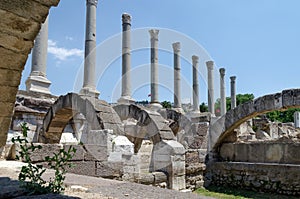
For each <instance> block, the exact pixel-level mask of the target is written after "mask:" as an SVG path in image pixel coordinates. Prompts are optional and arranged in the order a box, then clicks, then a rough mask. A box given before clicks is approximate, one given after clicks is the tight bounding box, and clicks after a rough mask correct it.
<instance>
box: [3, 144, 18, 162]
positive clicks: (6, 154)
mask: <svg viewBox="0 0 300 199" xmlns="http://www.w3.org/2000/svg"><path fill="white" fill-rule="evenodd" d="M15 159H16V149H15V144H6V145H5V146H3V147H0V160H15Z"/></svg>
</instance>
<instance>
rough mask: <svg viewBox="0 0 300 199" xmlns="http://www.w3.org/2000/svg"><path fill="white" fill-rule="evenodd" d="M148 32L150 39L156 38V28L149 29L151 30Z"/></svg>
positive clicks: (157, 31)
mask: <svg viewBox="0 0 300 199" xmlns="http://www.w3.org/2000/svg"><path fill="white" fill-rule="evenodd" d="M149 33H150V37H151V39H155V40H158V33H159V30H158V29H151V30H149Z"/></svg>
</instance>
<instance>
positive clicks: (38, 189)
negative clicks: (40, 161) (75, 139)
mask: <svg viewBox="0 0 300 199" xmlns="http://www.w3.org/2000/svg"><path fill="white" fill-rule="evenodd" d="M21 129H22V135H23V136H22V137H21V136H17V138H12V142H13V143H14V144H17V145H19V146H20V150H19V152H18V153H19V154H18V155H17V156H16V159H18V160H22V161H23V162H25V163H27V165H26V166H22V168H21V172H20V174H19V181H20V182H21V184H22V186H23V187H24V188H26V189H27V190H28V192H29V195H33V194H44V193H61V192H63V191H64V189H65V188H64V186H63V182H64V180H65V174H66V168H67V167H71V166H72V164H71V163H68V161H69V160H71V159H72V157H73V156H74V154H75V153H76V149H75V148H74V147H72V146H71V147H69V149H68V150H67V151H65V150H64V149H61V150H60V151H59V152H58V153H54V156H53V157H49V156H47V157H45V161H46V162H47V163H48V166H49V167H50V168H51V169H54V171H55V176H54V178H53V179H52V178H50V181H49V182H46V181H45V180H44V179H43V178H42V175H43V174H44V173H45V171H46V169H45V168H44V167H43V166H42V165H35V164H33V163H32V159H31V157H30V155H31V154H32V153H33V152H34V151H36V150H39V149H42V146H41V145H34V144H33V143H29V141H28V140H27V132H28V130H29V128H28V127H27V125H26V123H23V124H21Z"/></svg>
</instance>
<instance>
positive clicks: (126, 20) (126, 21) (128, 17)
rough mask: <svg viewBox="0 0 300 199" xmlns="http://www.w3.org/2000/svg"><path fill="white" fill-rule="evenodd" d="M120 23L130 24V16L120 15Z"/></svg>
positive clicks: (126, 14)
mask: <svg viewBox="0 0 300 199" xmlns="http://www.w3.org/2000/svg"><path fill="white" fill-rule="evenodd" d="M122 23H128V24H131V15H130V14H128V13H123V14H122Z"/></svg>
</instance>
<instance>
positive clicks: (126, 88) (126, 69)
mask: <svg viewBox="0 0 300 199" xmlns="http://www.w3.org/2000/svg"><path fill="white" fill-rule="evenodd" d="M130 28H131V16H130V15H129V14H127V13H124V14H123V15H122V94H121V98H120V99H119V100H118V103H133V102H134V101H135V100H134V99H132V98H131V80H130V67H131V58H130V54H131V52H130Z"/></svg>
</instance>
